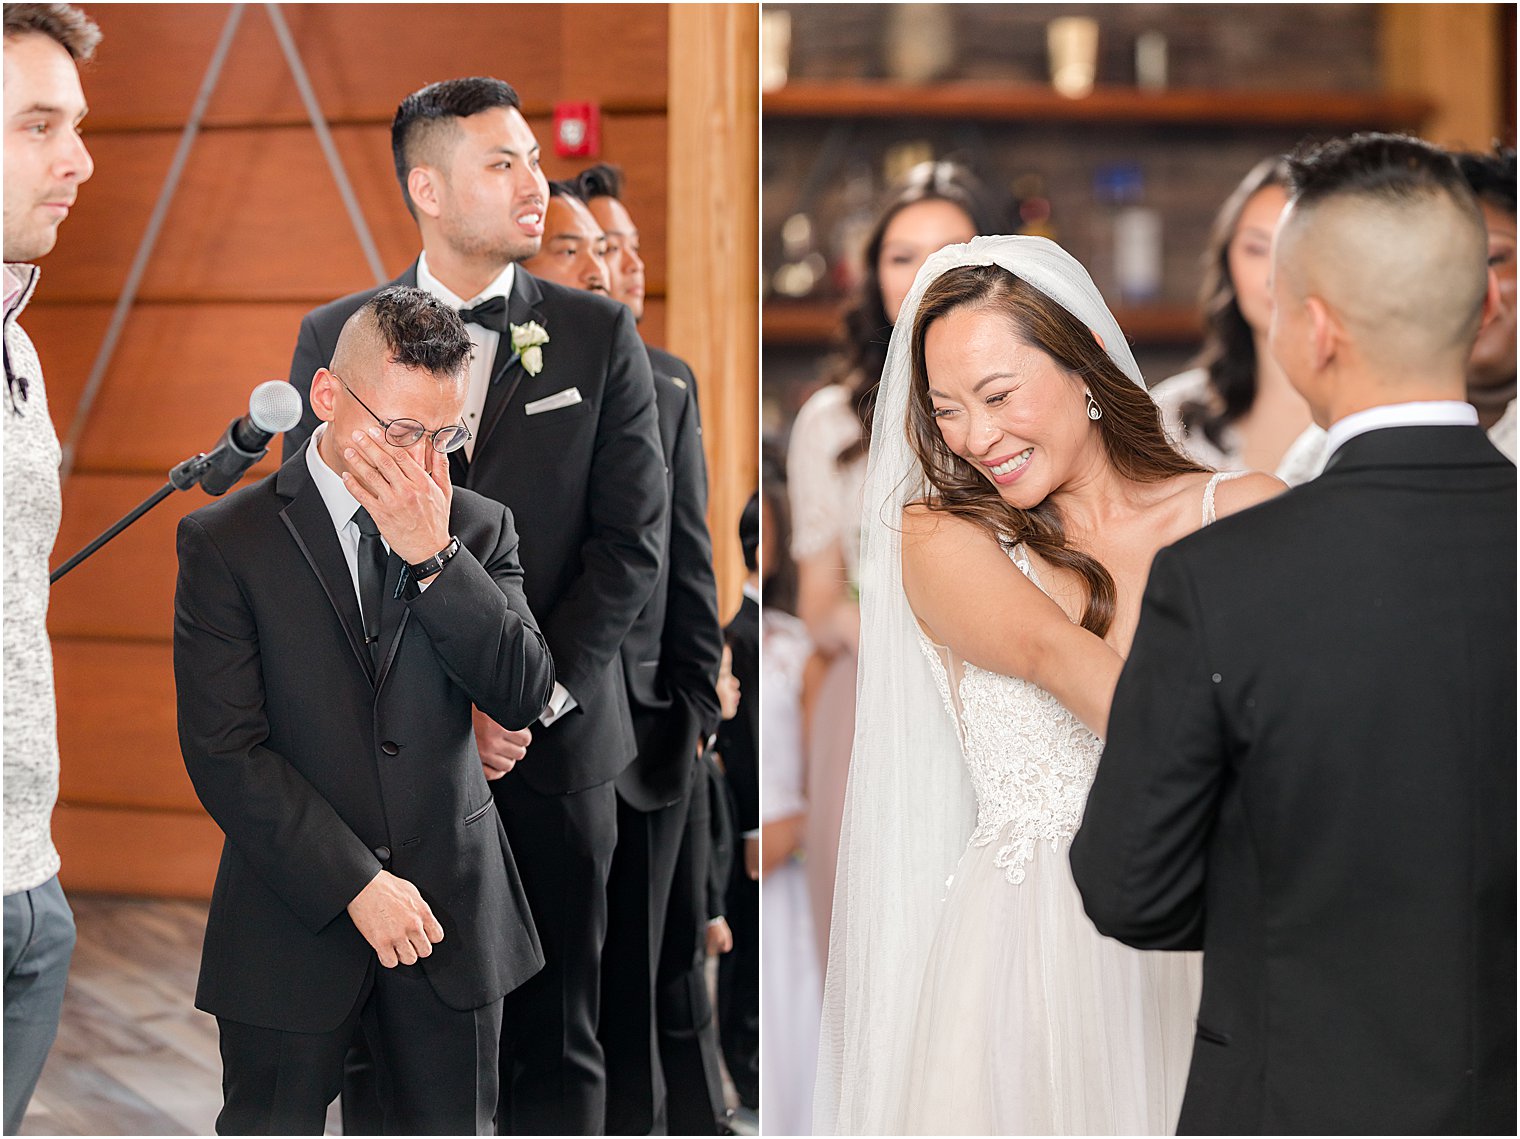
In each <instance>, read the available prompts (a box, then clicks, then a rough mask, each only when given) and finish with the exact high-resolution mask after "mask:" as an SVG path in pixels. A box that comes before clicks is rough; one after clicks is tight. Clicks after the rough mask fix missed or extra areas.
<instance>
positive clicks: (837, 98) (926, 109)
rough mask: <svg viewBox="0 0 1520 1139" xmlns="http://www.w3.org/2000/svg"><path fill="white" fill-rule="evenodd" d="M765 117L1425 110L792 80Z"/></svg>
mask: <svg viewBox="0 0 1520 1139" xmlns="http://www.w3.org/2000/svg"><path fill="white" fill-rule="evenodd" d="M761 107H762V112H763V114H764V116H765V117H766V118H770V119H819V118H861V119H896V118H909V119H947V118H956V119H984V120H990V121H997V120H1003V121H1029V120H1032V121H1046V122H1086V123H1095V122H1106V123H1147V124H1153V125H1162V126H1181V127H1189V126H1252V127H1286V128H1290V129H1291V128H1300V127H1333V128H1338V129H1375V128H1381V129H1394V128H1404V129H1410V130H1415V129H1418V128H1419V127H1420V126H1421V125H1422V124H1423V123H1424V121H1425V119H1426V117H1427V116H1429V114H1430V113H1431V111H1432V110H1433V109H1434V108H1433V105H1432V104H1431V102H1430V101H1429V100H1427V99H1422V98H1419V97H1418V96H1412V95H1401V94H1390V93H1383V92H1373V93H1357V92H1345V91H1208V90H1169V91H1156V92H1147V91H1139V90H1136V89H1134V88H1129V87H1098V88H1096V89H1094V91H1093V92H1092V94H1090V95H1088V96H1087V97H1085V98H1082V99H1068V98H1066V97H1065V96H1063V95H1058V94H1057V93H1056V92H1055V91H1054V90H1053V89H1051V88H1049V87H1045V86H1038V85H1034V84H1017V83H999V82H987V81H980V80H978V81H963V82H952V83H939V84H930V85H922V86H920V85H914V84H908V83H895V82H889V81H885V80H874V81H873V80H840V81H821V80H799V81H797V82H794V83H789V84H787V85H786V86H785V87H782V88H780V89H779V90H776V91H770V92H767V93H766V94H765V95H764V97H763V99H762V103H761Z"/></svg>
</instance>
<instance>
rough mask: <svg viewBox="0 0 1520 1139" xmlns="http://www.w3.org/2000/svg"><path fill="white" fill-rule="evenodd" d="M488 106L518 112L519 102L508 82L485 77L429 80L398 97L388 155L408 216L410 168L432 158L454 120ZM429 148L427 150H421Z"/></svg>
mask: <svg viewBox="0 0 1520 1139" xmlns="http://www.w3.org/2000/svg"><path fill="white" fill-rule="evenodd" d="M492 107H510V108H512V109H513V110H518V111H520V110H522V102H521V101H520V100H519V99H518V98H517V92H516V91H514V90H513V89H512V85H511V84H510V83H504V82H502V81H501V80H500V79H491V78H489V77H485V76H472V77H471V78H468V79H445V80H444V81H443V82H441V83H430V84H428V85H427V86H426V87H424V88H423V89H422V90H420V91H413V92H412V93H411V94H410V95H408V96H407V97H406V98H405V99H402V100H401V105H400V106H399V107H397V108H396V117H395V118H393V119H392V120H391V157H392V158H393V159H394V160H395V163H396V180H397V181H398V182H400V183H401V196H402V197H403V198H404V199H405V200H406V208H407V209H408V210H410V211H411V214H412V217H416V216H417V207H416V206H415V205H414V204H413V202H412V194H411V191H410V190H408V189H407V188H406V176H407V175H408V174H409V173H411V170H412V167H414V166H421V165H423V164H424V162H425V161H426V160H427V159H433V158H436V152H437V150H438V149H440V147H439V145H438V144H440V143H443V142H445V141H446V140H447V138H448V136H449V134H450V133H452V132H454V131H456V130H457V129H458V128H457V126H456V125H455V123H454V120H455V119H467V118H469V117H470V116H471V115H478V114H480V112H481V111H489V110H490V109H491V108H492ZM430 150H431V153H427V154H425V153H424V152H428V151H430Z"/></svg>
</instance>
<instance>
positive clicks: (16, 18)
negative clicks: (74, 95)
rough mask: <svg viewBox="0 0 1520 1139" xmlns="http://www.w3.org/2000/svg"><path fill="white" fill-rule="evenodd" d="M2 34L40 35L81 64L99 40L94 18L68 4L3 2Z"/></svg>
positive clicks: (93, 52) (87, 58)
mask: <svg viewBox="0 0 1520 1139" xmlns="http://www.w3.org/2000/svg"><path fill="white" fill-rule="evenodd" d="M5 35H6V38H7V39H9V38H10V37H11V36H25V35H41V36H47V37H48V38H49V39H51V40H53V41H54V42H56V43H57V44H58V45H59V46H60V47H62V48H63V50H64V51H66V52H68V53H69V57H70V58H71V59H73V61H74V62H75V63H85V62H87V61H88V60H89V59H90V57H91V56H93V55H94V54H95V46H96V45H97V44H98V43H100V29H99V28H98V27H96V26H95V21H94V20H92V19H90V17H88V16H86V15H85V14H84V13H83V12H81V11H80V10H79V9H78V8H75V7H74V6H73V5H72V4H7V5H6V6H5Z"/></svg>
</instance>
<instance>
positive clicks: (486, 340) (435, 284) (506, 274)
mask: <svg viewBox="0 0 1520 1139" xmlns="http://www.w3.org/2000/svg"><path fill="white" fill-rule="evenodd" d="M516 271H517V266H516V265H515V264H513V263H512V262H508V263H507V267H506V268H505V269H503V270H502V271H501V274H500V275H499V276H498V277H497V278H496V280H494V281H492V282H491V283H490V284H489V285H487V286H486V287H485V288H484V289H482V290H481V291H480V292H479V293H477V294H476V295H475V296H474V297H472V298H471V299H469V300H461V299H460V298H459V297H457V296H455V295H454V294H453V293H451V292H450V291H449V290H448V288H447V287H446V286H444V285H443V284H441V283H440V282H439V280H438V278H437V277H435V276H433V274H432V273H431V272H430V271H429V269H428V263H427V252H426V251H425V250H424V251H423V253H422V255H421V256H420V257H418V258H417V287H418V288H419V289H421V290H422V291H423V292H426V293H431V294H433V296H435V297H437V298H438V299H439V300H440V301H442V302H443V303H444V304H446V305H448V306H449V307H450V308H451V309H454V310H455V311H456V312H457V311H458V310H460V309H462V308H474V307H475V306H476V305H478V304H480V303H481V302H482V301H487V300H490V299H491V298H492V297H502V298H503V299H505V300H507V301H508V302H510V301H511V299H512V282H513V280H514V279H515V274H516ZM464 330H465V331H466V332H467V333H469V335H470V343H471V344H473V345H475V351H474V353H472V354H471V356H470V393H469V395H467V396H466V397H465V401H464V424H465V426H466V427H468V428H469V429H470V438H469V439H468V440H467V441H466V442H465V445H464V454H465V458H467V459H473V458H474V457H475V443H476V441H477V440H478V439H479V438H480V417H481V415H483V414H484V413H485V407H486V392H487V390H489V388H490V386H491V369H492V367H493V366H494V365H495V362H496V349H497V348H498V347H499V346H500V344H501V334H500V333H499V332H497V331H496V330H495V329H494V328H486V327H485V326H484V325H480V324H466V325H465V326H464Z"/></svg>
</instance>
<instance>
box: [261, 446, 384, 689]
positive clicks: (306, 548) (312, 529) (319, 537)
mask: <svg viewBox="0 0 1520 1139" xmlns="http://www.w3.org/2000/svg"><path fill="white" fill-rule="evenodd" d="M306 445H307V446H310V445H311V443H310V442H309V441H308V442H307V444H306ZM275 489H276V490H277V491H278V492H279V493H280V494H282V495H285V496H286V497H287V498H289V499H290V500H291V501H290V505H288V506H287V507H285V509H284V510H282V511H280V519H281V521H283V522H284V523H285V526H286V528H287V529H289V531H290V533H291V536H292V537H293V538H295V540H296V545H297V546H299V547H300V550H301V553H302V555H303V556H304V557H305V558H306V561H307V564H309V565H310V566H311V569H312V572H313V573H315V574H316V575H317V580H318V581H320V582H321V583H322V589H323V590H324V591H325V592H326V594H327V600H328V602H329V603H331V605H332V607H333V610H334V611H335V612H336V613H337V614H338V619H339V623H340V624H341V625H342V626H343V635H344V636H346V637H347V638H348V644H349V647H350V648H351V649H353V652H354V657H355V659H356V660H358V662H359V664H360V666H361V667H362V668H363V669H364V671H365V674H366V675H371V676H372V675H373V672H372V666H371V664H370V659H369V650H368V649H366V648H365V647H364V640H363V636H362V634H361V633H360V632H359V630H360V629H362V628H363V623H362V621H361V619H360V616H359V598H358V595H357V594H356V593H355V592H354V579H353V576H352V575H351V574H350V573H349V572H348V562H347V560H345V559H344V557H343V547H342V546H340V545H339V544H338V532H337V531H336V530H334V529H333V524H332V515H331V514H329V513H328V512H327V505H326V503H324V502H323V501H322V492H321V491H319V490H318V489H317V487H316V484H315V483H313V482H312V481H311V474H310V472H309V471H307V469H306V451H305V448H302V449H301V450H300V451H297V452H296V453H295V454H294V455H292V456H291V457H290V459H289V460H288V461H287V462H286V463H285V465H284V466H283V467H281V468H280V474H279V477H278V480H277V481H276V484H275Z"/></svg>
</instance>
